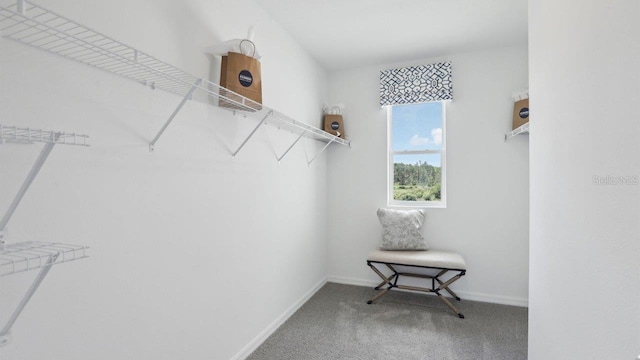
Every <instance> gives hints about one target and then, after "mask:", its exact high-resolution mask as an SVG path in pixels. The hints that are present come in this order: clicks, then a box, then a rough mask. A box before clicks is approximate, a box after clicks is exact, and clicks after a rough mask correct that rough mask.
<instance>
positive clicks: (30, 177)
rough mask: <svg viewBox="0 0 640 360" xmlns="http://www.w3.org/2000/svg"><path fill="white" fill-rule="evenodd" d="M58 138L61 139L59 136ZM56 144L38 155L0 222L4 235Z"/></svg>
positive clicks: (45, 146)
mask: <svg viewBox="0 0 640 360" xmlns="http://www.w3.org/2000/svg"><path fill="white" fill-rule="evenodd" d="M57 136H58V137H59V135H57ZM56 140H57V139H56ZM55 144H56V143H55V142H50V143H46V144H45V145H44V147H43V148H42V150H41V151H40V155H38V158H37V159H36V162H35V163H34V164H33V166H32V167H31V170H30V171H29V174H28V175H27V177H26V179H25V180H24V182H23V183H22V186H21V187H20V190H18V193H17V194H16V196H15V197H14V198H13V201H12V202H11V205H9V208H8V209H7V211H6V212H5V214H4V216H3V217H2V220H0V231H2V232H3V233H5V229H6V227H7V224H8V223H9V220H11V216H13V213H14V212H15V211H16V209H17V208H18V205H20V201H22V198H23V197H24V194H25V193H26V192H27V190H29V187H30V186H31V184H32V183H33V180H34V179H35V178H36V176H37V175H38V173H39V172H40V169H42V165H44V163H45V161H47V158H48V157H49V154H51V150H53V147H54V146H55ZM5 241H6V239H4V236H3V239H2V242H3V243H4V242H5Z"/></svg>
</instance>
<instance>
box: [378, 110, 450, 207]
mask: <svg viewBox="0 0 640 360" xmlns="http://www.w3.org/2000/svg"><path fill="white" fill-rule="evenodd" d="M442 107H443V104H442V102H430V103H422V104H411V105H399V106H393V107H392V108H391V144H390V145H391V149H390V151H391V154H390V155H391V163H390V164H389V165H390V166H392V168H391V169H390V171H392V174H390V175H391V176H392V180H393V188H392V189H390V190H392V192H393V194H392V195H393V200H395V201H424V202H439V201H442V199H443V194H442V179H443V161H444V159H443V156H442V154H443V136H444V134H443V128H444V126H443V125H444V124H443V118H444V116H443V108H442ZM390 180H391V179H390Z"/></svg>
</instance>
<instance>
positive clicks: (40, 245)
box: [0, 124, 89, 346]
mask: <svg viewBox="0 0 640 360" xmlns="http://www.w3.org/2000/svg"><path fill="white" fill-rule="evenodd" d="M88 139H89V136H88V135H84V134H77V133H67V132H60V131H51V130H40V129H31V128H26V127H16V126H4V125H2V124H0V144H5V145H2V146H6V144H10V143H18V144H34V143H43V144H44V146H43V148H42V150H41V151H40V154H39V155H38V158H37V159H36V161H35V163H34V164H33V166H32V167H31V170H30V171H29V173H28V174H27V177H26V178H25V180H24V181H23V183H22V186H21V187H20V189H19V190H18V192H17V193H16V195H15V196H14V198H13V201H12V202H11V204H10V205H9V207H8V209H7V210H6V212H5V213H4V216H3V217H2V218H0V277H4V276H8V275H13V274H17V273H21V272H25V271H29V270H38V269H39V270H40V271H39V272H38V274H37V275H36V277H35V279H34V280H33V283H32V284H31V286H30V287H29V289H28V290H27V292H26V293H25V294H24V296H23V297H22V299H21V301H20V303H19V304H18V306H17V307H16V309H15V310H14V311H13V313H12V314H11V317H10V318H9V319H8V320H7V322H6V324H5V325H4V327H3V328H1V329H0V346H3V345H6V344H7V343H8V342H9V340H10V331H11V327H12V326H13V324H14V323H15V321H16V320H17V319H18V316H20V314H21V313H22V310H24V308H25V306H26V305H27V303H28V302H29V300H30V299H31V297H32V296H33V294H35V292H36V290H37V289H38V287H39V286H40V284H41V283H42V281H43V280H44V278H45V276H46V275H47V274H48V273H49V270H50V269H51V267H52V266H53V265H57V264H61V263H66V262H70V261H74V260H79V259H83V258H86V257H87V256H88V254H87V250H88V247H86V246H79V245H69V244H62V243H53V242H16V243H11V244H7V231H6V230H7V225H8V223H9V220H11V217H12V216H13V214H14V213H15V211H16V209H17V208H18V205H20V202H21V201H22V199H23V197H24V195H25V194H26V192H27V190H29V187H30V186H31V184H32V183H33V181H34V180H35V178H36V176H37V175H38V173H39V172H40V169H42V166H43V165H44V163H45V162H46V160H47V158H48V157H49V154H50V153H51V151H52V150H53V148H54V146H55V145H58V144H62V145H73V146H89V143H88Z"/></svg>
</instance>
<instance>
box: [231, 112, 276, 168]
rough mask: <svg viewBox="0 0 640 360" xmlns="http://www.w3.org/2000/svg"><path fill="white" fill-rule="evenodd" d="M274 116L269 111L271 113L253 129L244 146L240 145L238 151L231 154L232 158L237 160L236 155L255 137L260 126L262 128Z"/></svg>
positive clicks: (243, 143)
mask: <svg viewBox="0 0 640 360" xmlns="http://www.w3.org/2000/svg"><path fill="white" fill-rule="evenodd" d="M272 114H273V110H269V112H268V113H267V115H265V116H264V117H263V118H262V120H261V121H260V122H259V123H258V125H257V126H256V127H255V128H254V129H253V131H251V133H250V134H249V136H247V138H246V139H244V141H243V142H242V144H240V146H238V149H236V151H234V152H233V153H232V154H231V157H232V158H235V157H236V155H237V154H238V153H239V152H240V150H241V149H242V148H243V147H244V145H245V144H246V143H247V142H248V141H249V139H251V137H253V135H254V134H255V133H256V132H257V131H258V129H259V128H260V126H262V125H263V124H264V123H265V122H266V121H267V119H268V118H269V116H271V115H272Z"/></svg>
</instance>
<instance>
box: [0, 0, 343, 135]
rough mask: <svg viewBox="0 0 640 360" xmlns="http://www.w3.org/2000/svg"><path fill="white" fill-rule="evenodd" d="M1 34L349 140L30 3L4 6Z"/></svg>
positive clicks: (7, 0) (6, 0)
mask: <svg viewBox="0 0 640 360" xmlns="http://www.w3.org/2000/svg"><path fill="white" fill-rule="evenodd" d="M0 34H2V36H3V37H5V38H7V39H11V40H14V41H17V42H19V43H22V44H25V45H28V46H31V47H35V48H38V49H41V50H44V51H47V52H49V53H53V54H56V55H60V56H63V57H65V58H68V59H71V60H75V61H78V62H81V63H84V64H86V65H90V66H92V67H95V68H98V69H101V70H104V71H107V72H110V73H113V74H116V75H119V76H122V77H125V78H128V79H131V80H134V81H136V82H138V83H140V84H143V85H145V86H148V87H150V88H152V89H161V90H164V91H167V92H170V93H173V94H176V95H179V96H181V97H185V98H192V99H194V100H197V101H200V102H204V103H208V104H213V105H219V106H221V107H223V108H225V109H228V110H232V111H240V112H242V114H243V115H244V116H247V117H250V118H254V119H258V120H261V121H262V122H264V123H268V124H271V125H274V126H277V127H279V128H283V129H285V130H289V131H292V132H297V133H301V134H303V135H304V136H305V137H308V138H313V139H315V140H319V141H322V142H332V143H337V144H341V145H345V146H349V145H350V143H349V141H348V140H345V139H343V138H340V137H337V136H334V135H332V134H329V133H327V132H325V131H323V130H321V129H319V128H317V127H314V126H311V125H308V124H306V123H304V122H301V121H297V120H295V119H292V118H290V117H288V116H287V115H285V114H282V113H280V112H278V111H276V110H273V109H270V108H268V107H266V106H264V105H262V104H259V103H257V102H254V101H252V100H250V99H247V98H245V97H243V96H241V95H239V94H237V93H235V92H233V91H230V90H227V89H225V88H224V87H221V86H220V85H218V84H215V83H213V82H211V81H208V80H206V79H202V78H199V77H197V76H195V75H192V74H190V73H187V72H185V71H183V70H181V69H179V68H177V67H175V66H173V65H170V64H168V63H166V62H163V61H161V60H159V59H157V58H155V57H153V56H151V55H149V54H147V53H144V52H142V51H139V50H137V49H135V48H133V47H131V46H128V45H126V44H124V43H122V42H120V41H117V40H115V39H113V38H111V37H108V36H106V35H104V34H101V33H99V32H97V31H95V30H92V29H90V28H88V27H86V26H83V25H80V24H78V23H77V22H75V21H73V20H70V19H68V18H66V17H64V16H62V15H59V14H56V13H54V12H52V11H49V10H47V9H45V8H43V7H41V6H38V5H35V4H31V3H28V2H26V1H15V0H13V1H11V0H0Z"/></svg>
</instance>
